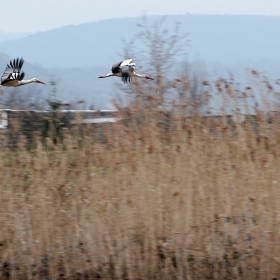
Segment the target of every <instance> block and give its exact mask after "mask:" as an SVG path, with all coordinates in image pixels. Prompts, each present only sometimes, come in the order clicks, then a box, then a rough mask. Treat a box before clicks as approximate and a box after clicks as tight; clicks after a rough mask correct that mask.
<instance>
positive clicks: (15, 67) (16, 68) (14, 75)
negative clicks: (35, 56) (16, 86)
mask: <svg viewBox="0 0 280 280" xmlns="http://www.w3.org/2000/svg"><path fill="white" fill-rule="evenodd" d="M23 63H24V60H23V59H22V58H21V59H19V58H17V59H14V60H11V61H10V64H7V67H6V70H5V72H4V74H3V75H2V78H1V85H4V84H5V83H7V82H9V81H14V80H18V81H21V80H22V79H23V78H24V75H25V74H24V72H20V71H21V67H22V65H23Z"/></svg>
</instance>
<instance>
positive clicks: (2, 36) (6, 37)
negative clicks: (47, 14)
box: [0, 31, 32, 43]
mask: <svg viewBox="0 0 280 280" xmlns="http://www.w3.org/2000/svg"><path fill="white" fill-rule="evenodd" d="M30 34H32V33H27V32H11V33H7V32H3V31H0V43H2V42H6V41H10V40H15V39H20V38H23V37H26V36H28V35H30Z"/></svg>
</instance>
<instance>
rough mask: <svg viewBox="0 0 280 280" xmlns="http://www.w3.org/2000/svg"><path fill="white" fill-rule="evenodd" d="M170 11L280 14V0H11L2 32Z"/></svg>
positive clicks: (0, 18) (0, 16)
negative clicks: (144, 12)
mask: <svg viewBox="0 0 280 280" xmlns="http://www.w3.org/2000/svg"><path fill="white" fill-rule="evenodd" d="M143 11H146V12H147V14H148V15H168V14H185V13H194V14H247V15H268V16H270V15H273V16H280V0H39V1H38V0H12V1H6V2H4V1H3V3H2V6H1V11H0V31H4V32H34V31H45V30H49V29H54V28H58V27H62V26H65V25H69V24H80V23H85V22H92V21H99V20H103V19H110V18H122V17H134V16H140V15H141V14H142V13H143Z"/></svg>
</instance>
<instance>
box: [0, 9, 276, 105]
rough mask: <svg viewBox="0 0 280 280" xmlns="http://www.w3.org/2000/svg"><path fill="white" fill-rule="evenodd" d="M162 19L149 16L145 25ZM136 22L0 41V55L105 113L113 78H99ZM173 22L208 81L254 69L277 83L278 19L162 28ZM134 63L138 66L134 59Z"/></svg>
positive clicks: (204, 18) (223, 19)
mask: <svg viewBox="0 0 280 280" xmlns="http://www.w3.org/2000/svg"><path fill="white" fill-rule="evenodd" d="M160 18H161V17H159V16H151V17H149V20H150V21H151V22H152V21H153V20H155V19H160ZM139 22H141V18H124V19H111V20H104V21H99V22H92V23H86V24H81V25H77V26H74V25H71V26H65V27H63V28H59V29H55V30H50V31H46V32H40V33H36V34H31V35H29V36H25V37H23V38H18V39H15V40H9V41H5V42H2V43H1V40H0V52H2V53H6V54H8V55H9V57H18V56H22V57H23V58H24V59H25V61H26V63H25V65H24V71H25V72H26V77H27V78H31V77H37V78H40V79H42V80H45V81H49V80H50V78H51V77H53V78H54V79H56V80H57V81H58V82H59V86H58V89H59V90H58V91H59V94H60V95H61V96H62V97H63V98H64V99H68V100H70V101H71V100H77V99H78V98H79V99H87V100H89V102H91V103H96V104H98V105H100V106H103V107H104V106H105V107H106V104H108V102H109V100H110V99H111V97H113V96H114V87H113V84H114V82H115V81H116V80H117V78H109V79H106V80H98V79H97V77H98V76H99V75H102V74H106V73H108V72H109V71H110V69H111V65H112V64H113V63H115V62H117V61H119V60H120V59H123V56H122V53H123V48H124V43H123V41H122V39H126V40H130V39H131V38H133V36H134V35H135V34H136V33H137V32H138V31H139V28H138V27H137V23H139ZM175 22H180V23H181V32H182V33H186V32H187V33H189V40H190V43H189V45H188V46H187V45H186V52H187V53H188V54H189V58H191V59H192V60H196V59H198V60H200V61H202V62H203V64H204V65H205V67H206V68H207V70H208V72H209V73H210V74H211V75H213V76H215V75H216V76H218V75H221V74H224V73H228V72H230V71H231V72H233V73H234V74H235V75H236V76H238V79H239V80H241V79H242V75H243V73H244V71H243V70H244V68H245V67H255V68H257V69H258V70H260V71H267V72H269V75H272V76H274V77H277V78H279V76H280V75H278V73H279V70H278V69H279V68H280V67H279V66H280V51H279V49H280V37H279V36H278V35H279V29H280V17H266V16H233V15H224V16H221V15H190V14H186V15H176V16H169V17H168V18H167V20H166V22H165V27H166V28H172V26H173V24H174V23H175ZM0 35H1V34H0ZM135 48H136V52H137V51H141V50H145V48H144V46H143V45H142V43H140V42H137V43H136V46H135ZM7 60H9V58H8V57H7V56H1V57H0V66H1V68H3V67H4V66H5V65H6V63H7ZM134 60H135V61H136V63H137V64H138V65H139V60H138V61H137V57H135V58H134ZM128 86H129V85H128ZM29 87H30V88H31V85H30V86H29ZM45 91H47V90H46V89H45Z"/></svg>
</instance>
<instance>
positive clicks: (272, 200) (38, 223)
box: [0, 77, 280, 279]
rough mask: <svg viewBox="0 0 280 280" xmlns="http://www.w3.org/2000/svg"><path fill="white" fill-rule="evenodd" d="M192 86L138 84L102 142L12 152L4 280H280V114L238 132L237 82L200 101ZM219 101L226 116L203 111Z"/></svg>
mask: <svg viewBox="0 0 280 280" xmlns="http://www.w3.org/2000/svg"><path fill="white" fill-rule="evenodd" d="M255 78H256V77H254V79H255ZM257 79H261V78H258V77H257ZM188 84H189V83H188V81H187V80H183V79H181V80H176V81H173V82H172V83H169V84H167V83H166V82H165V81H164V80H163V79H161V77H158V79H157V83H156V84H155V86H149V85H148V84H146V83H144V84H142V83H139V82H137V81H134V83H133V84H132V85H131V87H132V90H133V92H134V95H133V96H132V97H131V98H130V100H129V101H128V103H127V104H126V106H122V105H120V104H118V103H116V106H117V107H118V109H119V112H120V113H119V115H118V117H120V118H121V120H120V121H119V122H117V123H115V124H114V125H113V126H112V127H108V128H105V129H104V133H103V139H102V141H100V140H99V139H96V138H94V137H92V134H91V133H92V130H91V128H90V127H76V128H73V130H72V131H66V130H65V131H64V138H63V143H57V144H56V145H54V144H53V142H52V140H51V138H49V139H47V141H46V142H44V143H45V144H44V145H43V144H42V142H41V139H40V137H39V135H38V134H37V135H35V136H34V137H35V138H34V140H35V141H36V143H37V146H36V148H35V149H33V150H26V149H25V145H24V144H25V142H24V141H25V140H24V136H22V145H19V147H18V149H16V150H11V149H9V148H8V147H7V146H5V145H4V144H3V146H2V149H1V151H0V178H1V182H0V192H1V195H0V209H1V211H0V221H1V230H0V261H1V268H2V270H1V271H0V275H1V276H0V279H277V278H278V277H279V275H280V257H279V251H280V242H279V240H280V231H279V227H280V215H279V213H280V203H279V200H280V189H279V187H280V172H279V170H280V157H279V156H280V154H279V151H280V128H279V113H278V112H270V115H268V110H266V111H265V110H260V111H255V112H256V115H254V116H250V117H251V119H250V118H248V119H246V120H245V121H243V122H229V120H228V118H227V116H226V112H227V107H226V106H231V108H234V109H237V108H236V107H234V106H235V105H236V106H237V105H238V104H237V101H238V100H237V98H236V96H237V92H236V90H235V88H234V85H233V84H230V83H226V82H225V81H218V82H217V83H216V85H215V84H214V85H212V84H210V83H209V82H207V81H205V82H204V87H205V92H203V94H201V95H200V99H199V100H195V101H194V102H192V101H193V100H192V99H191V98H190V96H189V95H188V90H189V86H188ZM256 85H258V84H257V82H256V81H255V80H254V81H253V82H252V85H251V88H247V89H245V91H244V94H243V95H244V96H245V93H246V92H247V93H246V94H247V96H249V94H253V93H254V92H253V89H254V87H255V86H256ZM261 85H262V86H263V87H262V90H263V94H266V95H267V94H276V91H275V90H273V89H272V90H271V91H270V92H269V93H267V92H266V90H268V88H267V87H265V85H266V84H264V83H262V82H261ZM259 86H260V84H259V85H258V89H260V87H259ZM255 93H256V92H255ZM172 94H173V97H172V96H171V95H172ZM175 94H179V95H178V98H175ZM210 95H212V96H219V98H220V101H221V103H220V104H222V106H224V107H223V108H222V107H221V111H223V110H224V111H223V112H224V114H222V115H220V116H219V117H215V116H210V115H208V117H205V115H202V114H201V113H200V110H199V108H202V107H203V110H204V112H208V109H207V106H209V100H210V99H209V96H210ZM267 96H268V95H267ZM246 98H247V97H246ZM248 98H249V97H248ZM205 100H206V101H205ZM227 104H230V105H227ZM247 104H248V106H250V102H249V101H248V103H247ZM261 104H264V103H261ZM273 104H274V103H273ZM266 105H267V106H268V105H269V103H266ZM267 108H268V107H266V109H267ZM206 109H207V110H206ZM233 112H235V113H234V114H236V115H237V117H238V116H239V115H240V114H239V111H238V110H235V111H233ZM81 130H82V131H83V133H81ZM81 135H82V136H81ZM1 137H2V138H1V139H2V143H4V141H5V135H2V136H1Z"/></svg>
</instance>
